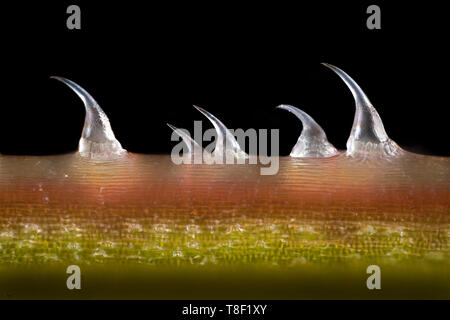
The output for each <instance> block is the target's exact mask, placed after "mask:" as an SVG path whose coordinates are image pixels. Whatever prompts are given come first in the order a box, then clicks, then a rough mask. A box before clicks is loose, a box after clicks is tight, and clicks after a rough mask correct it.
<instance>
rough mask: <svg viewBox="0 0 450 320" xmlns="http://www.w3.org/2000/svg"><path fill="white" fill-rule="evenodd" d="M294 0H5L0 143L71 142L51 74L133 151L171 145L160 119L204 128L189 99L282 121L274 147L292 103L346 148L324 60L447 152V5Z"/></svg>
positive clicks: (393, 124) (285, 142)
mask: <svg viewBox="0 0 450 320" xmlns="http://www.w3.org/2000/svg"><path fill="white" fill-rule="evenodd" d="M297 2H298V3H297V4H294V3H284V2H281V1H273V2H269V3H262V2H260V1H255V2H250V1H248V2H245V5H243V2H242V1H235V2H234V1H205V2H200V1H185V2H182V3H177V2H171V1H165V2H164V4H161V3H160V4H152V3H153V2H150V1H146V3H144V2H138V1H136V2H130V1H122V2H117V3H111V2H106V1H105V2H100V1H96V2H95V4H94V3H92V1H91V2H88V1H75V0H73V1H70V2H69V1H58V2H55V3H51V2H47V3H41V2H38V3H37V2H30V3H27V2H16V3H15V4H14V5H11V4H10V5H3V4H2V7H1V18H0V20H1V34H2V37H1V43H2V45H1V52H2V74H1V76H2V78H3V80H4V81H3V85H2V87H1V89H0V92H1V97H2V99H1V116H0V131H1V132H0V136H1V138H0V153H3V154H36V155H38V154H58V153H64V152H70V151H74V150H76V149H77V144H78V140H79V138H80V135H81V130H82V127H83V122H84V108H83V105H82V102H81V100H79V99H78V97H77V96H76V95H75V94H74V93H73V92H72V91H71V90H70V89H68V88H67V87H65V86H64V85H63V84H61V83H60V82H57V81H55V80H51V79H49V77H50V76H51V75H59V76H63V77H66V78H69V79H71V80H73V81H75V82H77V83H78V84H80V85H81V86H82V87H84V88H85V89H86V90H87V91H89V92H90V93H91V95H92V96H93V97H94V98H95V99H96V100H97V102H98V103H99V104H100V106H102V108H103V110H104V111H105V112H106V114H107V115H108V117H109V119H110V121H111V125H112V128H113V130H114V133H115V135H116V137H117V139H118V140H119V141H120V142H121V143H122V146H123V147H124V148H125V149H127V150H129V151H131V152H140V153H169V152H170V150H171V149H172V147H173V145H174V142H171V141H170V135H171V130H170V129H169V128H168V127H167V126H166V122H169V123H171V124H173V125H175V126H177V127H181V128H186V129H189V130H191V131H192V130H193V121H194V120H205V121H204V124H203V127H204V129H206V128H207V127H212V126H211V125H210V124H209V122H207V120H206V119H205V118H204V117H203V115H201V114H200V113H199V112H198V111H197V110H195V109H194V108H193V107H192V104H196V105H199V106H201V107H203V108H205V109H206V110H208V111H210V112H211V113H213V114H214V115H216V116H217V117H218V118H219V119H221V120H222V121H223V122H224V123H225V125H227V126H228V127H229V128H235V129H236V128H243V129H247V128H256V129H258V128H268V129H270V128H280V153H281V154H282V155H287V154H289V152H290V150H291V148H292V147H293V145H294V144H295V142H296V140H297V138H298V136H299V134H300V131H301V125H300V122H299V121H298V120H297V119H296V118H295V117H294V116H293V115H292V114H289V113H288V112H286V111H283V110H276V109H275V107H276V106H277V105H279V104H282V103H284V104H292V105H294V106H297V107H299V108H301V109H303V110H304V111H306V112H307V113H309V114H310V115H311V116H312V117H313V118H314V119H315V120H316V121H317V122H318V123H319V124H320V125H321V126H322V127H323V128H324V130H325V131H326V133H327V135H328V138H329V140H330V142H331V143H333V144H334V145H335V146H336V147H337V148H339V149H345V143H346V141H347V138H348V135H349V133H350V129H351V126H352V123H353V116H354V102H353V98H352V96H351V93H350V91H349V90H348V89H347V87H346V86H345V84H344V83H343V82H342V81H341V80H340V79H339V78H338V76H337V75H335V74H334V73H333V72H332V71H331V70H329V69H327V68H325V67H323V66H322V65H320V62H328V63H331V64H334V65H336V66H338V67H340V68H341V69H343V70H344V71H346V72H347V73H348V74H349V75H350V76H352V77H353V78H354V79H355V81H357V82H358V84H359V85H360V86H361V87H362V88H363V90H364V91H365V92H366V94H367V95H368V97H369V98H370V100H371V102H372V103H373V104H374V106H375V107H376V108H377V110H378V112H379V114H380V116H381V118H382V119H383V122H384V125H385V128H386V131H387V133H388V135H389V136H390V137H391V138H392V139H393V140H394V141H396V142H397V143H398V144H399V145H400V146H402V147H404V148H405V149H407V150H410V151H414V152H418V153H426V154H435V155H446V156H448V155H450V150H449V148H448V142H447V126H448V117H447V115H446V111H447V109H448V101H447V91H448V80H447V75H448V74H449V70H448V69H449V67H448V64H447V61H446V60H447V59H446V58H447V56H448V49H447V47H448V46H447V44H446V42H448V33H447V22H446V21H447V20H448V19H447V17H446V11H445V10H444V9H443V8H442V7H440V5H438V4H432V3H430V2H426V4H425V3H421V4H420V5H419V4H413V3H411V2H397V1H396V2H395V4H393V3H392V2H391V3H385V2H381V1H370V2H365V1H359V2H354V3H351V2H347V1H345V2H344V1H341V2H339V3H333V2H330V3H327V2H319V1H314V2H312V1H311V2H307V1H306V2H304V1H302V2H299V1H297ZM299 3H301V4H299ZM437 3H440V2H437ZM70 4H78V5H79V6H80V8H81V25H82V29H81V30H68V29H67V28H66V19H67V17H68V14H66V8H67V6H68V5H70ZM370 4H378V5H379V6H380V7H381V26H382V29H381V30H368V29H367V28H366V19H367V17H368V14H367V13H366V9H367V6H368V5H370Z"/></svg>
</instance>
